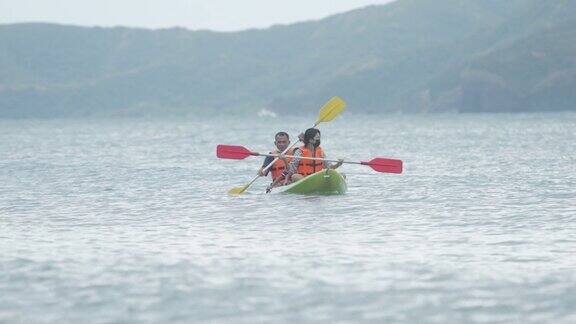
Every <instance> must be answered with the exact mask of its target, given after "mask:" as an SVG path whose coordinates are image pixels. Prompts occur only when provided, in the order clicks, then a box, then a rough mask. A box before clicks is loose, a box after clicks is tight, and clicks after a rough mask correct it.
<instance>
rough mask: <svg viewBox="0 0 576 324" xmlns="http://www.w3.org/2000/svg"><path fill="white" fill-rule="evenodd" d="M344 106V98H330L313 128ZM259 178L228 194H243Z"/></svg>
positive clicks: (329, 118) (268, 166)
mask: <svg viewBox="0 0 576 324" xmlns="http://www.w3.org/2000/svg"><path fill="white" fill-rule="evenodd" d="M344 108H346V103H345V102H344V100H342V98H340V97H338V96H335V97H332V98H331V99H330V100H328V102H326V103H325V104H324V106H322V107H321V108H320V111H319V112H318V119H317V120H316V123H314V126H312V127H313V128H314V127H316V126H318V125H320V123H325V122H329V121H331V120H333V119H334V118H336V117H337V116H338V115H340V113H342V111H344ZM297 143H298V141H295V142H294V144H292V145H290V147H288V148H286V149H285V150H284V151H283V152H282V154H284V153H286V152H288V150H289V149H291V148H293V147H294V145H296V144H297ZM216 152H217V153H218V149H216ZM277 160H278V158H275V159H274V160H273V161H272V162H270V164H268V165H267V166H266V167H265V168H264V169H263V170H262V171H263V172H266V171H267V170H268V169H270V168H271V167H272V166H273V165H274V163H275V162H276V161H277ZM258 178H260V175H257V176H256V177H255V178H254V179H252V181H250V182H248V183H247V184H246V185H244V186H242V187H236V188H232V189H230V190H229V191H228V194H230V195H240V194H242V193H243V192H244V191H246V190H247V189H248V188H249V187H250V186H251V185H252V184H253V183H254V182H255V181H256V180H258Z"/></svg>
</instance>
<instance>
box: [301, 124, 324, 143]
mask: <svg viewBox="0 0 576 324" xmlns="http://www.w3.org/2000/svg"><path fill="white" fill-rule="evenodd" d="M316 134H320V130H318V129H316V128H308V129H307V130H306V132H305V133H304V145H308V144H309V143H310V140H311V139H313V138H314V136H316Z"/></svg>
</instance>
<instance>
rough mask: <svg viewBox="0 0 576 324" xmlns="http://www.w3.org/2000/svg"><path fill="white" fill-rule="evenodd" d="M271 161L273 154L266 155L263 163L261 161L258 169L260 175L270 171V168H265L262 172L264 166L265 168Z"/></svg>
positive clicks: (262, 175) (265, 174) (263, 175)
mask: <svg viewBox="0 0 576 324" xmlns="http://www.w3.org/2000/svg"><path fill="white" fill-rule="evenodd" d="M272 161H274V157H273V156H267V157H266V158H265V159H264V163H262V167H261V168H260V170H259V171H258V175H260V176H261V177H265V176H267V175H268V173H269V172H270V168H268V169H267V170H266V172H264V168H266V167H267V166H268V165H269V164H270V163H272Z"/></svg>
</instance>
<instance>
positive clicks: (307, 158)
mask: <svg viewBox="0 0 576 324" xmlns="http://www.w3.org/2000/svg"><path fill="white" fill-rule="evenodd" d="M250 155H254V156H275V157H276V159H275V160H277V159H279V157H278V154H262V153H257V152H252V153H251V154H250ZM284 157H287V158H294V157H296V158H299V159H302V160H317V161H326V162H340V160H331V159H325V158H313V157H306V156H294V155H284ZM342 163H348V164H366V163H362V162H354V161H342Z"/></svg>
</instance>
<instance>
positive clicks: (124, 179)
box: [0, 112, 576, 323]
mask: <svg viewBox="0 0 576 324" xmlns="http://www.w3.org/2000/svg"><path fill="white" fill-rule="evenodd" d="M273 117H274V116H269V115H265V116H264V115H262V116H260V117H259V116H257V115H250V116H241V117H238V116H235V117H222V116H217V117H202V118H197V117H187V118H183V119H162V120H149V119H148V120H146V119H109V120H102V119H100V120H69V119H67V120H64V119H62V120H0V322H6V323H17V322H25V323H38V322H59V323H60V322H74V323H110V322H156V323H158V322H183V323H186V322H234V323H237V322H246V323H253V322H318V321H320V322H322V321H326V322H334V321H343V322H413V323H422V322H439V323H448V322H451V323H454V322H486V323H512V322H526V321H527V322H533V323H542V322H550V323H560V322H564V323H570V322H575V321H576V256H575V252H576V144H575V143H576V114H574V113H557V114H516V115H511V114H471V115H393V116H391V115H381V116H375V115H371V116H364V115H354V114H353V113H352V112H350V113H349V112H345V113H343V114H342V115H341V116H339V117H338V118H337V119H336V120H334V121H332V122H329V123H323V124H321V125H320V126H319V127H320V129H321V131H322V146H323V148H324V150H325V152H326V154H327V155H328V157H331V158H344V159H346V160H349V161H367V160H370V159H372V158H374V157H386V158H395V159H401V160H403V161H404V173H403V174H400V175H398V174H385V173H378V172H375V171H374V170H372V169H371V168H370V167H367V166H358V165H344V166H343V167H341V169H340V170H341V171H342V172H344V173H345V174H346V175H347V179H348V188H349V190H348V192H347V194H346V195H343V196H328V197H320V196H308V197H306V196H295V195H279V194H265V193H264V189H265V187H266V185H267V184H268V182H269V179H259V180H258V181H257V182H256V183H255V184H254V185H253V186H251V187H250V188H249V190H248V191H247V193H246V194H244V195H242V196H239V197H232V196H228V195H227V194H226V192H227V191H228V190H229V189H230V188H233V187H237V186H241V185H244V184H246V183H248V182H249V181H250V180H251V179H252V178H253V177H254V175H255V172H256V170H257V169H258V167H259V166H260V165H261V163H262V159H260V158H256V157H250V158H247V159H246V160H242V161H233V160H219V159H217V158H216V156H215V148H216V145H217V144H234V145H243V146H246V147H248V148H250V149H251V150H254V151H258V152H268V151H270V150H271V149H272V147H273V136H274V133H276V132H277V131H281V130H283V131H287V132H289V133H290V134H291V135H292V140H294V139H295V138H296V136H297V134H298V133H299V132H301V131H303V130H305V129H306V128H307V127H310V126H311V125H312V124H313V123H314V121H315V118H314V117H315V116H313V115H310V116H301V117H290V118H280V117H278V118H273Z"/></svg>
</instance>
